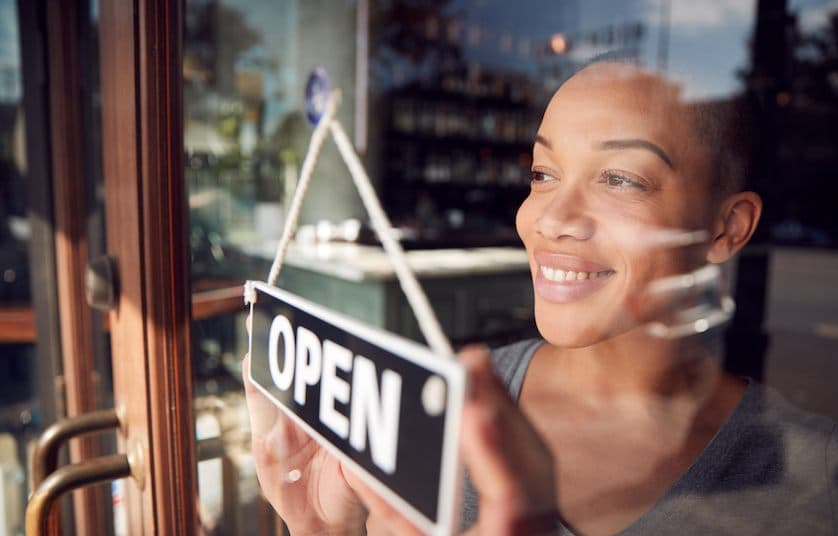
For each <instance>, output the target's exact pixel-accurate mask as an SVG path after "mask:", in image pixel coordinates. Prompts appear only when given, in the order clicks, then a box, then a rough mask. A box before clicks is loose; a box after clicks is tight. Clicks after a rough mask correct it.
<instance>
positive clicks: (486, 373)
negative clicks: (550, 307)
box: [460, 348, 556, 533]
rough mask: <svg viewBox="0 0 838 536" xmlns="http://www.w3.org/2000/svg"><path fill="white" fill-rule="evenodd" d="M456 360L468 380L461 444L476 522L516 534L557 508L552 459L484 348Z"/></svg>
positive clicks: (469, 351) (502, 531) (465, 353)
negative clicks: (474, 500)
mask: <svg viewBox="0 0 838 536" xmlns="http://www.w3.org/2000/svg"><path fill="white" fill-rule="evenodd" d="M460 360H461V362H462V363H463V365H464V366H465V367H466V369H467V370H468V372H469V381H470V382H471V383H470V397H469V399H468V401H467V402H466V405H465V407H464V410H463V425H462V440H461V446H462V454H463V461H464V462H465V464H466V466H467V467H468V469H469V474H470V476H471V479H472V482H473V483H474V487H475V489H476V490H477V492H478V495H479V499H480V517H479V519H478V524H479V526H480V527H485V528H486V529H489V528H490V527H493V529H492V530H497V532H498V533H513V532H520V531H521V530H520V529H521V528H522V527H523V526H524V525H527V526H528V523H529V521H528V520H531V519H540V518H541V517H542V516H543V514H544V513H552V512H555V508H556V496H555V484H554V467H553V457H552V455H551V454H550V451H549V449H548V448H547V446H546V445H545V443H544V442H543V441H542V439H541V438H540V437H539V435H538V433H537V432H536V431H535V429H534V428H533V427H532V425H531V424H530V423H529V421H527V419H526V417H525V416H524V415H523V414H522V413H521V411H520V410H519V409H518V407H517V406H516V405H515V403H514V402H513V401H512V399H511V398H510V397H509V395H508V393H507V391H506V389H505V388H504V386H503V385H502V384H501V383H500V381H498V379H497V377H496V376H495V375H494V371H493V369H492V364H491V360H490V357H489V352H488V350H485V349H475V348H469V349H468V350H466V351H463V352H461V354H460ZM550 515H552V514H550ZM522 523H523V525H522ZM479 531H480V532H482V530H480V529H479Z"/></svg>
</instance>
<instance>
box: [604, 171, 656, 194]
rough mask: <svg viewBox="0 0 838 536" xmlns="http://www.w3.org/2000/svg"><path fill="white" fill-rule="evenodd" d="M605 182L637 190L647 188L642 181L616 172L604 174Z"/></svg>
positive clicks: (612, 185) (614, 186)
mask: <svg viewBox="0 0 838 536" xmlns="http://www.w3.org/2000/svg"><path fill="white" fill-rule="evenodd" d="M604 178H605V184H607V185H608V186H611V187H613V188H621V189H628V188H633V189H636V190H645V189H646V185H645V184H643V183H642V182H640V181H636V180H632V179H630V178H628V177H626V176H623V175H620V174H618V173H614V172H607V173H605V174H604Z"/></svg>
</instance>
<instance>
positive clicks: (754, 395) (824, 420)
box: [737, 384, 838, 531]
mask: <svg viewBox="0 0 838 536" xmlns="http://www.w3.org/2000/svg"><path fill="white" fill-rule="evenodd" d="M749 391H750V392H749V393H748V396H749V398H750V400H749V401H748V402H749V403H748V404H744V405H745V408H744V409H745V410H746V411H745V412H744V413H745V415H744V416H745V417H746V418H745V419H743V420H742V421H740V422H741V424H742V426H741V428H740V441H741V443H740V449H737V450H739V452H742V453H743V458H744V459H743V460H742V461H745V460H747V461H745V463H744V464H743V465H742V466H740V470H741V469H743V468H749V469H751V470H756V471H759V473H760V474H761V475H762V477H763V478H765V477H768V478H769V482H771V483H772V484H773V486H774V487H776V490H777V491H778V492H779V494H778V496H782V497H783V502H784V506H785V507H786V508H792V509H797V510H799V511H803V512H808V513H809V515H810V516H811V517H810V519H820V520H821V521H822V522H823V524H824V525H831V526H832V527H833V529H834V530H836V531H838V426H837V425H836V423H835V422H834V421H833V420H832V419H830V418H828V417H825V416H823V415H819V414H816V413H813V412H809V411H805V410H803V409H800V408H798V407H796V406H794V405H793V404H791V403H790V402H789V401H788V400H786V399H785V398H784V397H783V396H782V395H781V394H780V393H779V392H777V391H776V390H774V389H772V388H770V387H766V386H763V385H759V384H752V385H751V386H750V388H749ZM778 506H779V504H778ZM827 520H828V521H827Z"/></svg>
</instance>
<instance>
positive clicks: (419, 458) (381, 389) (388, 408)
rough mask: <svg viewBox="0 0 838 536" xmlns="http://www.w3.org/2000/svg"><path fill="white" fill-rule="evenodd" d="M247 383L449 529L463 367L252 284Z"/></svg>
mask: <svg viewBox="0 0 838 536" xmlns="http://www.w3.org/2000/svg"><path fill="white" fill-rule="evenodd" d="M248 285H249V286H250V288H252V290H253V294H252V296H254V297H255V300H252V303H251V305H250V306H251V317H252V329H251V334H250V360H251V361H250V363H251V365H250V381H251V382H253V383H254V384H255V385H256V386H257V387H258V388H259V389H260V390H261V391H262V392H263V393H264V394H265V395H266V396H267V397H268V398H269V399H271V400H272V401H273V402H274V403H275V404H276V405H277V406H279V408H280V409H281V410H282V411H284V412H285V413H286V414H287V415H288V416H289V417H290V418H292V419H293V420H294V421H295V422H296V423H297V424H298V425H300V426H301V427H302V428H303V429H304V430H305V431H306V432H307V433H308V434H309V435H311V436H312V437H314V438H315V439H316V440H317V441H318V442H320V443H321V444H322V445H323V446H324V447H325V448H327V449H328V450H329V451H330V452H332V453H333V454H334V455H336V456H337V457H338V458H339V459H341V461H343V462H344V463H347V464H348V465H351V466H353V467H354V468H355V469H356V470H357V471H358V472H359V474H361V475H363V477H364V479H365V481H366V482H367V483H368V484H369V485H370V486H371V487H372V488H373V489H375V490H376V491H377V492H378V493H379V494H380V495H381V496H382V497H384V498H385V499H386V500H388V501H389V502H390V503H391V504H392V505H393V506H395V507H396V508H398V509H399V511H401V512H402V513H403V514H404V515H405V516H406V517H407V518H408V519H410V520H411V521H412V522H413V523H415V524H416V525H417V526H418V527H419V528H420V529H422V530H424V531H426V532H428V533H438V534H444V533H450V532H452V531H453V530H454V528H455V524H456V523H457V521H458V519H455V513H456V512H457V510H456V509H455V508H456V506H457V504H456V498H457V492H458V490H459V485H460V471H459V461H458V437H459V425H460V413H461V411H462V406H463V400H464V396H465V371H464V369H463V368H462V367H461V366H460V365H459V364H458V363H457V362H456V361H454V360H451V359H443V358H440V357H439V356H437V355H435V354H433V353H432V352H431V351H430V350H429V349H427V348H425V347H423V346H420V345H418V344H416V343H415V342H413V341H410V340H408V339H405V338H403V337H399V336H397V335H394V334H392V333H388V332H386V331H383V330H380V329H377V328H373V327H370V326H367V325H364V324H362V323H361V322H358V321H356V320H353V319H350V318H347V317H345V316H343V315H340V314H338V313H336V312H334V311H330V310H328V309H326V308H324V307H321V306H319V305H317V304H314V303H311V302H309V301H307V300H304V299H303V298H300V297H299V296H295V295H293V294H290V293H288V292H286V291H283V290H280V289H277V288H274V287H271V286H268V285H266V284H264V283H260V282H248Z"/></svg>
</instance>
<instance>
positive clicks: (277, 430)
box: [242, 356, 367, 536]
mask: <svg viewBox="0 0 838 536" xmlns="http://www.w3.org/2000/svg"><path fill="white" fill-rule="evenodd" d="M242 375H243V376H244V386H245V394H246V396H247V409H248V413H249V414H250V427H251V433H252V437H253V459H254V461H255V463H256V474H257V476H258V477H259V483H260V484H261V486H262V492H263V493H264V494H265V497H266V498H267V499H268V501H269V502H270V503H271V505H273V507H274V508H275V509H276V511H277V512H278V513H279V515H280V517H281V518H282V520H283V521H284V522H285V524H286V525H287V526H288V529H289V530H290V532H291V534H293V535H294V536H300V535H307V534H363V533H364V523H365V521H366V518H367V512H366V509H365V508H364V506H363V504H362V503H361V502H360V500H359V499H358V497H357V496H356V495H355V493H354V492H353V491H352V489H351V488H350V487H349V486H348V484H347V482H346V479H345V478H344V474H343V470H342V468H341V465H340V462H338V461H337V459H335V458H334V457H333V456H332V455H330V454H329V453H328V452H326V450H325V449H323V448H322V447H321V446H320V444H319V443H317V442H316V441H315V440H314V439H312V438H310V437H309V436H308V435H306V433H305V432H303V431H302V430H301V429H300V428H299V427H298V426H297V425H296V424H294V423H293V422H292V421H291V420H290V419H289V418H287V417H286V416H285V415H284V414H283V413H282V412H281V411H280V410H279V408H277V407H276V406H275V405H274V404H273V403H272V402H271V401H270V400H268V399H267V398H266V397H265V396H264V395H263V394H262V392H261V391H259V390H258V389H257V388H256V387H254V386H253V385H252V384H251V383H250V356H246V357H245V358H244V362H243V363H242Z"/></svg>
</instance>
